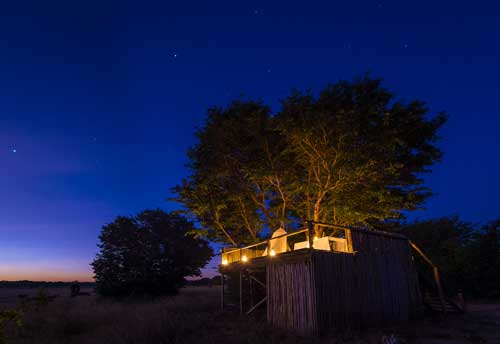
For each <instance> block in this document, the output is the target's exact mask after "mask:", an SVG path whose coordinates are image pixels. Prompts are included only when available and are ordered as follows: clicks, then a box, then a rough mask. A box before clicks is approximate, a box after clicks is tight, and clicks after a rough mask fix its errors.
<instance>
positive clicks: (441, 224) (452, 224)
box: [400, 217, 500, 297]
mask: <svg viewBox="0 0 500 344" xmlns="http://www.w3.org/2000/svg"><path fill="white" fill-rule="evenodd" d="M400 231H401V232H402V233H403V234H405V235H406V236H408V237H409V238H410V239H411V240H412V241H413V242H415V243H416V244H417V245H418V246H419V247H420V248H421V249H422V250H423V251H424V252H425V254H426V255H428V256H429V257H430V258H431V260H432V261H433V262H434V263H435V264H436V265H437V266H438V267H439V268H440V270H441V271H442V273H443V277H444V280H445V283H447V285H446V286H447V287H448V290H449V291H451V292H457V291H458V290H459V289H462V290H464V291H465V292H466V293H467V294H469V295H470V294H472V295H475V296H482V297H499V296H500V289H499V288H498V286H499V285H500V220H496V221H492V222H490V223H488V224H486V225H483V226H477V225H474V224H472V223H468V222H463V221H460V220H459V219H458V217H451V218H446V217H444V218H439V219H433V220H427V221H416V222H414V223H411V224H406V225H404V226H403V227H402V228H401V229H400Z"/></svg>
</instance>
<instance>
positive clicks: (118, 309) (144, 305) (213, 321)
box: [0, 287, 498, 344]
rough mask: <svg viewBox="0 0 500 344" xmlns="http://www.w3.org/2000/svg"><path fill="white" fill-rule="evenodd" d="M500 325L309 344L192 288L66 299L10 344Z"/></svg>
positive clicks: (433, 337)
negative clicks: (151, 296)
mask: <svg viewBox="0 0 500 344" xmlns="http://www.w3.org/2000/svg"><path fill="white" fill-rule="evenodd" d="M0 293H1V291H0ZM49 293H50V292H49ZM14 294H15V293H12V295H14ZM4 296H5V295H4ZM4 300H5V297H4ZM0 307H2V303H0ZM494 309H497V308H494ZM488 314H489V313H488ZM497 325H498V324H496V323H495V322H493V323H492V322H491V319H490V318H489V317H488V315H487V314H486V315H485V317H471V316H466V317H463V316H457V317H449V318H447V319H446V320H439V319H432V320H429V319H427V320H424V321H421V322H418V323H414V324H412V325H411V326H408V327H404V328H391V329H385V330H378V331H372V332H367V333H363V334H350V335H342V336H329V337H323V338H320V339H313V338H303V337H299V336H295V335H293V334H290V333H286V332H283V331H279V330H276V329H272V328H270V327H269V326H268V325H267V324H266V323H265V322H264V321H261V320H256V319H249V318H248V317H239V316H238V315H237V314H231V313H221V312H220V311H219V290H218V288H216V287H214V288H205V287H191V288H185V289H183V290H182V291H181V293H180V294H179V295H177V296H175V297H171V298H165V299H162V300H156V301H150V302H147V301H143V302H113V301H103V300H99V299H97V298H95V297H78V298H74V299H72V298H69V297H61V298H58V299H56V300H55V301H54V302H52V303H50V304H49V305H48V306H46V307H45V308H43V309H40V310H38V311H35V310H30V311H29V312H28V313H27V314H26V321H25V325H24V326H23V328H22V329H20V330H14V329H12V330H11V332H10V336H11V339H10V341H9V343H13V344H34V343H37V344H45V343H46V344H49V343H50V344H58V343H61V344H62V343H68V344H88V343H92V344H99V343H104V344H139V343H141V344H142V343H154V344H162V343H217V344H220V343H367V344H368V343H369V344H372V343H373V344H375V343H377V344H379V343H384V342H385V343H390V342H391V341H390V340H388V341H387V340H386V341H384V340H383V338H388V337H390V336H391V334H395V336H394V337H393V338H397V342H396V343H471V342H472V343H485V342H487V343H496V341H495V340H496V338H498V337H496V336H497V335H498V329H496V328H497V327H496V326H497ZM495 329H496V330H495ZM488 331H490V332H488ZM483 333H485V334H486V336H485V335H483Z"/></svg>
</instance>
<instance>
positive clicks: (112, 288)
mask: <svg viewBox="0 0 500 344" xmlns="http://www.w3.org/2000/svg"><path fill="white" fill-rule="evenodd" d="M193 230H194V225H193V224H192V223H191V222H189V221H187V220H186V219H185V218H184V217H182V216H180V215H177V214H173V213H166V212H164V211H162V210H145V211H143V212H142V213H140V214H138V215H137V216H134V217H124V216H120V217H118V218H116V220H115V221H114V222H113V223H110V224H108V225H105V226H104V227H103V228H102V233H101V235H100V237H99V239H100V241H101V244H100V245H99V247H100V249H101V251H100V253H99V254H98V255H97V257H96V258H95V260H94V262H93V263H92V266H93V268H94V272H95V280H96V290H97V292H98V293H99V294H100V295H103V296H113V297H124V296H144V295H151V296H158V295H164V294H174V293H176V292H177V290H178V289H179V288H180V287H181V286H183V285H184V284H185V277H187V276H196V275H200V268H202V267H203V266H205V265H206V264H207V262H208V261H209V260H210V258H211V257H212V254H213V253H212V249H211V248H210V246H209V245H208V242H207V241H205V240H203V239H200V238H195V237H194V234H192V232H193Z"/></svg>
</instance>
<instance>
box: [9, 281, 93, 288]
mask: <svg viewBox="0 0 500 344" xmlns="http://www.w3.org/2000/svg"><path fill="white" fill-rule="evenodd" d="M73 283H75V282H37V281H0V288H28V289H39V288H54V287H68V288H69V287H70V286H71V285H72V284H73ZM78 284H79V285H80V287H82V288H85V287H94V283H93V282H78Z"/></svg>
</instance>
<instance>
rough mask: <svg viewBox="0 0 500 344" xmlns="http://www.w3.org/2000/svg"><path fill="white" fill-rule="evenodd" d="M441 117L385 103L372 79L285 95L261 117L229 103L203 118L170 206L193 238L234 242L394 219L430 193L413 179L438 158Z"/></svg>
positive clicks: (243, 104) (249, 104)
mask: <svg viewBox="0 0 500 344" xmlns="http://www.w3.org/2000/svg"><path fill="white" fill-rule="evenodd" d="M444 122H445V116H444V115H443V114H438V115H437V116H434V117H430V116H429V115H428V109H427V108H426V107H425V105H424V104H423V103H422V102H419V101H413V102H410V103H407V104H404V103H401V102H397V101H395V100H394V96H393V94H391V93H390V92H389V91H387V90H386V89H384V88H383V87H381V84H380V81H379V80H374V79H370V78H362V79H358V80H355V81H353V82H346V81H342V82H339V83H337V84H334V85H331V86H328V87H327V88H325V89H324V90H323V91H322V92H321V93H320V94H319V96H317V97H314V96H313V95H311V94H309V93H300V92H294V93H293V94H292V95H291V96H290V97H288V98H287V99H285V100H284V101H283V102H282V107H281V110H280V111H279V112H278V113H276V114H271V111H270V109H269V108H268V107H267V106H265V105H263V104H262V103H260V102H253V101H236V102H233V103H232V104H230V105H229V106H228V107H227V108H224V109H223V108H214V109H210V110H209V112H208V116H207V120H206V122H205V125H204V126H203V127H202V128H200V129H199V130H198V132H197V138H198V142H197V143H196V144H195V145H194V146H193V147H192V148H191V149H190V151H189V161H190V164H189V167H190V169H191V174H190V176H189V177H188V178H187V179H186V180H184V181H183V182H182V184H181V185H179V186H177V187H176V188H174V191H175V192H176V194H177V197H176V200H177V201H179V202H180V203H182V204H183V205H184V206H185V207H186V208H187V212H188V213H189V214H190V215H192V216H193V217H194V218H195V219H196V220H197V221H199V223H200V224H201V225H202V227H203V232H201V234H202V235H204V236H206V237H208V238H210V239H212V240H218V241H223V242H228V243H232V244H233V245H237V244H240V243H249V242H253V241H256V240H257V239H258V238H259V237H260V236H261V235H262V232H263V230H264V229H265V228H276V227H277V226H279V225H280V224H287V225H288V226H297V225H298V224H300V223H301V222H302V221H303V220H304V219H312V220H316V221H322V222H334V223H337V224H348V225H359V224H368V223H371V222H374V221H381V220H386V219H391V218H392V219H399V218H401V214H402V211H404V210H414V209H417V208H418V207H419V206H420V205H421V204H422V203H423V201H424V200H425V199H426V198H427V197H428V196H429V195H430V190H429V189H428V188H426V187H425V186H424V185H423V180H422V178H421V174H422V173H425V172H428V171H429V167H430V166H431V165H432V164H434V163H435V162H437V161H439V160H440V158H441V151H440V150H439V149H438V148H437V147H436V146H435V142H436V140H437V139H438V137H437V131H438V129H439V128H440V127H441V126H442V125H443V123H444Z"/></svg>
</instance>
